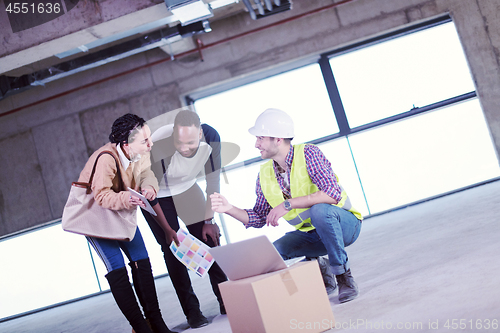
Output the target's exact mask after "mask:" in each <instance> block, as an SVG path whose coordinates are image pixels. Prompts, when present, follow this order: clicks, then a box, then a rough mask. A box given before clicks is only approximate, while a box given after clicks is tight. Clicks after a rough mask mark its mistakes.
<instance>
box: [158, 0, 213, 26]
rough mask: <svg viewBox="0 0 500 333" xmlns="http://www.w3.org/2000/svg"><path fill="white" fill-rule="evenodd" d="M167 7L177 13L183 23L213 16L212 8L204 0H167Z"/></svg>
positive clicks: (186, 23) (176, 15)
mask: <svg viewBox="0 0 500 333" xmlns="http://www.w3.org/2000/svg"><path fill="white" fill-rule="evenodd" d="M165 4H166V5H167V9H168V10H169V11H171V12H172V14H174V15H175V17H176V18H177V19H178V20H179V21H180V22H181V24H182V25H188V24H190V23H193V22H197V21H201V20H206V19H208V18H210V17H212V16H214V13H213V12H212V8H211V7H210V5H208V4H206V3H204V2H203V1H202V0H165Z"/></svg>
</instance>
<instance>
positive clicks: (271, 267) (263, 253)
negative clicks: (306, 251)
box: [210, 235, 305, 281]
mask: <svg viewBox="0 0 500 333" xmlns="http://www.w3.org/2000/svg"><path fill="white" fill-rule="evenodd" d="M210 254H211V255H212V256H213V257H214V258H215V261H216V262H217V263H218V264H219V266H220V267H221V268H222V270H223V271H224V273H226V275H227V277H228V278H229V280H232V281H234V280H239V279H244V278H247V277H251V276H256V275H260V274H265V273H270V272H275V271H278V270H280V269H284V268H287V267H289V266H291V265H293V264H295V263H297V262H299V261H302V260H304V259H305V257H298V258H292V259H289V260H286V262H285V261H284V260H283V258H282V257H281V255H280V254H279V253H278V251H277V250H276V248H275V247H274V245H273V244H272V243H271V241H269V238H267V236H264V235H263V236H258V237H255V238H250V239H247V240H244V241H240V242H236V243H231V244H227V245H223V246H217V247H212V248H210Z"/></svg>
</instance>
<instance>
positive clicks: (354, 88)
mask: <svg viewBox="0 0 500 333" xmlns="http://www.w3.org/2000/svg"><path fill="white" fill-rule="evenodd" d="M330 65H331V67H332V70H333V74H334V76H335V80H336V83H337V86H338V89H339V92H340V96H341V98H342V104H343V106H344V109H345V113H346V115H347V120H348V122H349V125H350V127H351V128H354V127H357V126H360V125H364V124H367V123H370V122H373V121H376V120H379V119H383V118H386V117H389V116H393V115H396V114H399V113H402V112H405V111H409V110H411V109H412V108H414V107H423V106H426V105H429V104H433V103H436V102H439V101H442V100H445V99H448V98H452V97H455V96H458V95H462V94H465V93H468V92H470V91H474V90H475V88H474V83H473V81H472V79H471V77H470V74H469V69H468V67H467V62H466V60H465V56H464V54H463V51H462V47H461V45H460V41H459V39H458V36H457V33H456V31H455V27H454V25H453V23H446V24H442V25H440V26H437V27H433V28H431V29H426V30H423V31H418V32H416V33H412V34H408V35H405V36H403V37H400V38H395V39H391V40H389V41H386V42H383V43H380V44H376V45H373V46H369V47H366V48H363V49H360V50H357V51H353V52H349V53H346V54H343V55H340V56H335V57H333V58H331V59H330Z"/></svg>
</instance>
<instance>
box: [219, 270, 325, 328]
mask: <svg viewBox="0 0 500 333" xmlns="http://www.w3.org/2000/svg"><path fill="white" fill-rule="evenodd" d="M219 288H220V291H221V294H222V298H223V300H224V305H225V307H226V311H227V316H228V319H229V324H230V325H231V330H232V331H233V332H234V333H239V332H248V333H259V332H263V333H264V332H268V333H269V332H271V333H276V332H278V333H282V332H323V331H326V330H329V329H331V328H334V327H335V319H334V317H333V312H332V309H331V306H330V301H329V299H328V295H327V294H326V290H325V286H324V284H323V279H322V277H321V273H320V270H319V266H318V263H317V262H316V261H307V262H300V263H297V264H295V265H293V266H291V267H289V268H286V269H283V270H279V271H276V272H272V273H267V274H262V275H258V276H253V277H249V278H246V279H241V280H236V281H226V282H224V283H221V284H220V285H219Z"/></svg>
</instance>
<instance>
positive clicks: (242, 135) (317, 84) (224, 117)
mask: <svg viewBox="0 0 500 333" xmlns="http://www.w3.org/2000/svg"><path fill="white" fill-rule="evenodd" d="M195 108H196V110H197V112H198V114H199V115H200V118H201V120H202V122H205V123H207V124H209V125H210V126H212V127H214V128H215V129H216V130H217V131H218V132H219V134H220V136H221V140H222V141H226V142H232V143H235V144H237V145H238V146H239V147H240V149H241V150H240V154H239V156H238V157H237V158H236V159H235V160H234V162H233V163H237V162H242V161H245V160H248V159H251V158H254V157H257V156H259V154H258V151H257V149H255V147H254V145H255V137H253V136H252V135H251V134H250V133H248V129H249V128H250V127H252V126H253V125H254V123H255V119H256V118H257V116H258V115H259V114H260V113H261V112H263V111H264V110H265V109H268V108H277V109H282V110H286V111H287V112H288V113H289V114H290V115H291V116H292V117H293V118H294V122H295V124H296V127H297V125H298V124H300V125H301V126H300V128H298V130H296V131H295V135H296V136H295V139H294V140H293V141H294V142H297V143H299V142H305V141H310V140H312V139H315V138H318V137H322V136H327V135H330V134H332V133H337V132H338V131H339V130H338V126H337V123H336V121H335V116H334V114H333V111H332V106H331V103H330V100H329V98H328V93H327V90H326V87H325V85H324V84H323V79H322V76H321V70H320V68H319V66H318V64H312V65H309V66H305V67H302V68H299V69H296V70H293V71H290V72H286V73H284V74H280V75H276V76H272V77H270V78H267V79H265V80H261V81H257V82H254V83H251V84H247V85H244V86H241V87H238V88H234V89H231V90H228V91H225V92H222V93H219V94H216V95H212V96H209V97H206V98H202V99H199V100H196V101H195ZM311 115H314V117H312V116H311ZM304 128H305V129H307V130H302V129H304Z"/></svg>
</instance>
